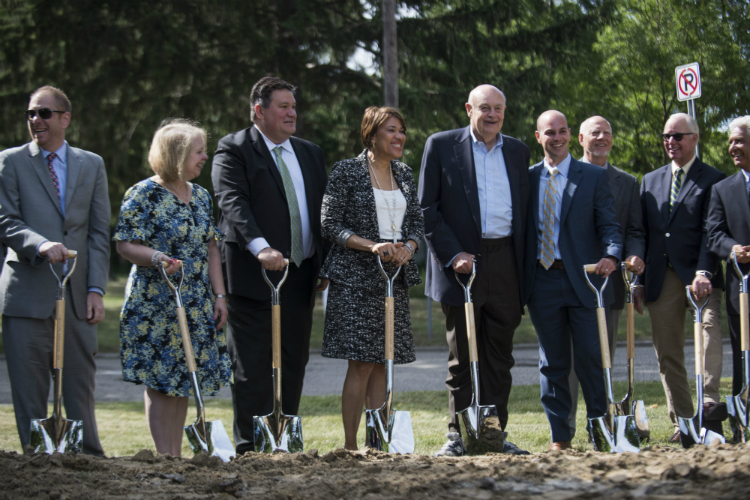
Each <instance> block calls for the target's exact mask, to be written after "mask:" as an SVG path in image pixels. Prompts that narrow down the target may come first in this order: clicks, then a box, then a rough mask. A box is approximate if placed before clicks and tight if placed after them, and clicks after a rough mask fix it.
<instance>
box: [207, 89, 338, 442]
mask: <svg viewBox="0 0 750 500" xmlns="http://www.w3.org/2000/svg"><path fill="white" fill-rule="evenodd" d="M294 90H295V88H294V87H293V86H292V85H290V84H289V83H287V82H285V81H283V80H281V79H279V78H275V77H264V78H261V79H260V80H259V81H258V82H257V83H256V84H255V85H254V86H253V89H252V92H251V94H250V100H251V104H252V113H251V115H252V119H253V121H254V122H255V125H254V126H252V127H250V128H247V129H244V130H240V131H239V132H235V133H233V134H229V135H227V136H225V137H224V138H222V139H221V140H220V141H219V145H218V148H217V150H216V154H215V156H214V160H213V168H212V171H211V178H212V181H213V185H214V190H215V193H216V197H217V199H218V205H219V228H220V229H221V231H222V232H223V233H224V234H225V235H226V240H225V241H224V242H223V243H222V264H223V266H224V273H225V279H226V282H227V287H228V297H227V298H228V300H227V306H228V309H229V320H228V322H227V345H228V348H229V355H230V357H231V359H232V365H233V369H234V384H233V385H232V402H233V405H234V440H235V446H236V448H237V453H238V454H241V453H245V452H247V451H254V449H255V448H254V441H253V416H256V415H267V414H269V413H271V409H272V394H273V391H272V381H271V373H272V367H271V289H270V288H269V286H268V284H267V283H266V282H265V280H264V279H263V274H262V272H261V269H262V268H263V269H265V270H266V271H268V272H269V278H270V279H271V281H272V282H273V283H274V284H276V283H278V282H279V280H280V278H281V276H282V273H281V272H270V271H282V270H283V269H284V259H289V261H290V263H289V276H288V278H287V280H286V282H285V283H284V286H283V288H282V292H281V300H280V303H281V350H282V356H281V358H282V359H281V364H282V373H283V376H282V379H281V381H282V410H283V412H284V413H286V414H287V415H295V414H297V410H298V408H299V401H300V397H301V395H302V382H303V380H304V377H305V366H306V365H307V361H308V359H309V350H310V331H311V328H312V311H313V306H314V304H315V291H316V289H319V290H322V289H324V288H325V286H326V285H327V283H321V284H320V285H319V286H318V285H317V283H318V272H319V270H320V267H321V265H322V262H323V259H324V254H325V250H324V243H323V239H322V237H321V234H320V207H321V204H322V201H323V192H324V191H325V185H326V179H327V175H326V164H325V159H324V158H323V152H322V150H321V149H320V147H318V146H316V145H315V144H313V143H311V142H308V141H305V140H302V139H298V138H296V137H293V136H292V135H293V134H294V132H295V130H296V121H297V112H296V101H295V99H294Z"/></svg>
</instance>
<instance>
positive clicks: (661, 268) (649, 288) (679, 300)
mask: <svg viewBox="0 0 750 500" xmlns="http://www.w3.org/2000/svg"><path fill="white" fill-rule="evenodd" d="M662 139H663V142H664V149H665V150H666V151H667V154H668V155H669V157H670V158H671V159H672V163H670V164H669V165H665V166H663V167H661V168H659V169H658V170H655V171H653V172H650V173H648V174H646V175H645V176H643V183H642V184H641V206H642V207H643V226H644V228H645V229H646V271H645V272H644V273H643V274H642V275H641V276H639V277H638V283H639V284H643V285H644V286H645V289H644V288H637V289H636V293H635V302H636V304H635V305H636V309H637V310H638V312H641V311H642V304H643V303H644V298H645V304H646V306H647V307H648V310H649V315H650V317H651V334H652V336H653V339H654V348H655V350H656V357H657V358H658V360H659V372H660V373H661V381H662V385H663V386H664V392H665V393H666V396H667V408H668V410H669V418H670V419H671V420H672V425H673V426H674V429H675V433H674V434H673V435H672V437H671V439H670V440H671V441H673V442H677V441H679V439H680V432H679V427H678V425H677V417H690V416H692V415H693V414H694V413H693V398H692V391H691V390H690V385H689V384H688V378H687V370H686V369H685V313H686V310H687V309H688V307H689V304H688V300H687V297H686V295H685V287H686V286H688V285H690V286H693V289H694V291H695V294H696V296H697V297H698V299H699V300H700V301H701V302H702V300H703V298H704V297H706V296H710V299H709V302H708V305H707V306H706V309H705V311H704V313H703V345H704V348H705V377H704V379H703V380H704V386H705V401H706V403H707V404H708V405H709V407H710V406H711V405H714V404H716V403H719V402H720V396H719V380H720V378H721V369H722V351H723V348H722V344H721V290H722V289H723V288H724V273H723V271H722V269H721V267H720V262H719V258H718V257H717V256H716V255H714V254H713V253H712V252H711V251H710V250H709V249H708V244H707V233H706V230H705V221H706V216H707V214H708V206H709V202H710V200H711V188H712V187H713V185H714V184H716V183H717V182H719V181H720V180H722V179H724V178H725V177H726V176H725V175H724V174H723V173H722V172H719V171H718V170H716V169H715V168H713V167H710V166H708V165H706V164H705V163H703V162H702V161H701V159H700V158H698V157H697V156H696V151H695V147H696V145H697V144H698V123H697V122H696V121H695V119H694V118H693V117H692V116H690V115H687V114H685V113H677V114H674V115H672V116H671V117H670V118H669V120H667V123H666V124H665V125H664V134H663V135H662Z"/></svg>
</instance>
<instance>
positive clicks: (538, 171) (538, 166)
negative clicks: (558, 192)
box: [529, 162, 544, 258]
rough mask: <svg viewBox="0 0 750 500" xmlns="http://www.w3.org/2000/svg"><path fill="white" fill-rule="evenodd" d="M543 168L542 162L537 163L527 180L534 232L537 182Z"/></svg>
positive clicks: (537, 214) (537, 194)
mask: <svg viewBox="0 0 750 500" xmlns="http://www.w3.org/2000/svg"><path fill="white" fill-rule="evenodd" d="M543 168H544V162H542V163H537V164H536V165H534V166H533V167H531V170H530V171H529V182H530V183H531V186H530V190H529V191H530V192H529V196H530V197H531V215H532V216H533V217H534V231H535V232H536V231H538V228H539V182H541V178H542V169H543ZM537 239H538V238H537ZM534 258H536V256H535V257H534Z"/></svg>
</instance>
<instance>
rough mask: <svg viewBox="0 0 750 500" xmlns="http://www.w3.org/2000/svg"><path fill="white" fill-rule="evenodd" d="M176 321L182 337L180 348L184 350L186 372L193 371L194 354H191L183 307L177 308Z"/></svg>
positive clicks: (191, 346) (191, 347) (191, 348)
mask: <svg viewBox="0 0 750 500" xmlns="http://www.w3.org/2000/svg"><path fill="white" fill-rule="evenodd" d="M177 323H179V325H180V336H181V337H182V348H183V349H184V350H185V361H187V365H188V372H190V373H193V372H194V371H195V354H193V343H192V342H191V341H190V332H189V331H188V326H187V316H185V308H184V307H178V308H177Z"/></svg>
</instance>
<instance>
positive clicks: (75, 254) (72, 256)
mask: <svg viewBox="0 0 750 500" xmlns="http://www.w3.org/2000/svg"><path fill="white" fill-rule="evenodd" d="M76 257H78V252H77V251H75V250H68V256H67V257H66V258H67V259H75V258H76Z"/></svg>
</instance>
